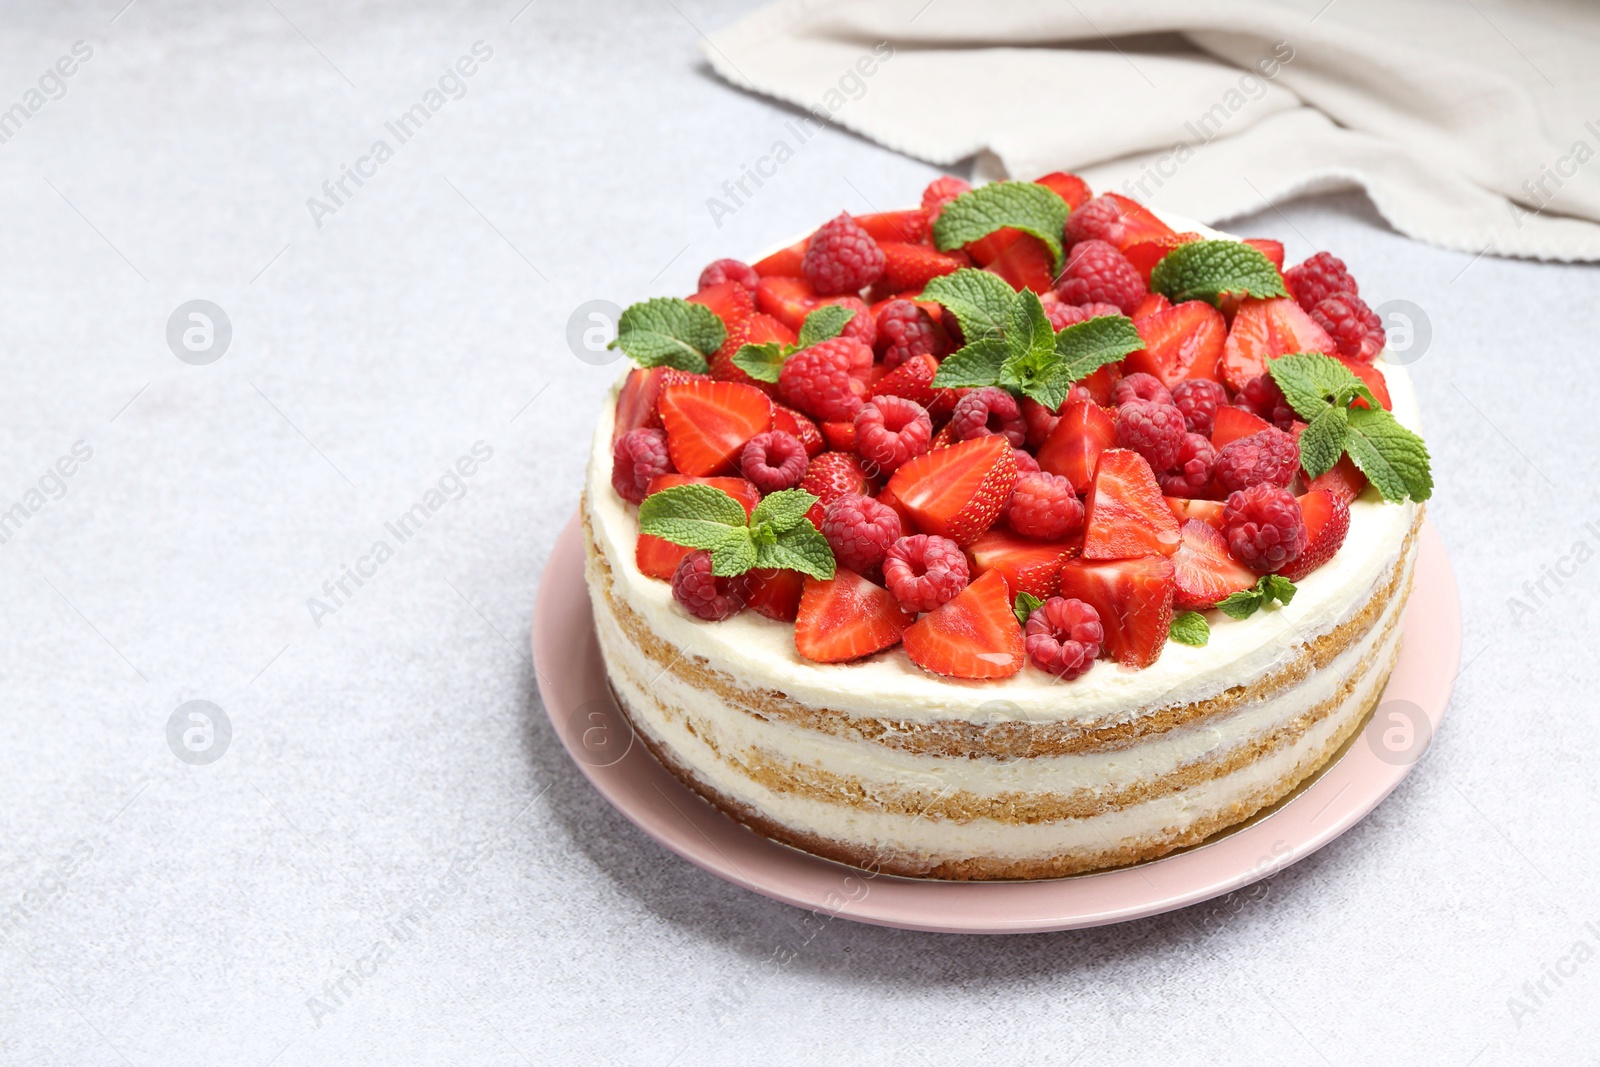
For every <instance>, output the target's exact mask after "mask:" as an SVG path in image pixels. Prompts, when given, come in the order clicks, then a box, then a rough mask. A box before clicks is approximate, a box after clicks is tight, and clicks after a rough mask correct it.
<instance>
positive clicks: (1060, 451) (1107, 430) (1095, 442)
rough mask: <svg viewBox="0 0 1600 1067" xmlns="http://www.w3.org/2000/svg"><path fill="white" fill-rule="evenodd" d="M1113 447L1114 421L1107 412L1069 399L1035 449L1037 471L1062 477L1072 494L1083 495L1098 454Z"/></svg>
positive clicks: (1115, 432) (1097, 405) (1115, 438)
mask: <svg viewBox="0 0 1600 1067" xmlns="http://www.w3.org/2000/svg"><path fill="white" fill-rule="evenodd" d="M1116 444H1117V422H1116V417H1115V416H1114V415H1112V413H1111V412H1109V411H1107V410H1106V409H1105V408H1103V407H1101V406H1100V405H1099V404H1092V403H1089V402H1088V401H1085V400H1069V401H1067V403H1066V404H1065V405H1064V406H1063V407H1062V409H1061V419H1060V421H1058V422H1057V423H1056V428H1055V429H1054V430H1052V431H1051V432H1050V436H1049V437H1048V438H1046V439H1045V442H1044V444H1042V445H1040V446H1039V455H1038V457H1037V458H1038V460H1039V469H1040V470H1044V471H1048V472H1049V473H1051V474H1059V475H1062V476H1063V477H1065V478H1066V479H1067V481H1069V482H1071V483H1072V488H1073V491H1074V492H1078V493H1083V492H1087V491H1088V489H1089V485H1090V483H1091V482H1093V481H1094V468H1095V464H1097V463H1099V462H1100V453H1102V452H1104V451H1105V450H1106V449H1108V448H1115V447H1116Z"/></svg>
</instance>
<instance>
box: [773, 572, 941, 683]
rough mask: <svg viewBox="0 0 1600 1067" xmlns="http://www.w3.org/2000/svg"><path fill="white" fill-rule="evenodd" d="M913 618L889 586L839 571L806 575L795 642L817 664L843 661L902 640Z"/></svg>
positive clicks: (870, 653)
mask: <svg viewBox="0 0 1600 1067" xmlns="http://www.w3.org/2000/svg"><path fill="white" fill-rule="evenodd" d="M911 621H912V616H910V615H908V614H906V613H905V612H904V611H902V610H900V605H899V604H897V603H896V602H895V599H894V594H893V593H891V592H889V590H887V589H885V588H883V586H881V585H874V584H872V583H871V582H869V581H867V580H866V579H865V578H863V577H861V575H859V574H857V573H856V572H855V571H847V570H840V571H837V572H836V573H835V574H834V576H833V577H832V578H829V579H826V580H823V579H819V578H807V579H806V583H805V590H804V591H803V592H802V593H801V594H800V611H799V614H798V615H797V616H796V617H795V620H794V647H795V651H797V652H799V653H800V655H802V656H804V657H805V658H806V659H808V660H811V661H812V662H813V663H843V662H845V661H846V660H852V659H860V658H861V657H862V656H870V655H872V653H874V652H881V651H882V650H883V649H886V648H890V647H892V646H894V645H896V644H899V643H900V635H901V634H902V633H904V632H905V628H906V627H907V626H910V625H911Z"/></svg>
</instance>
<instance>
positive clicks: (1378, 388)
mask: <svg viewBox="0 0 1600 1067" xmlns="http://www.w3.org/2000/svg"><path fill="white" fill-rule="evenodd" d="M1334 358H1335V359H1337V360H1338V361H1339V362H1340V363H1343V364H1344V365H1345V366H1346V367H1349V368H1350V373H1351V374H1354V375H1355V376H1356V377H1357V378H1360V379H1361V384H1362V385H1364V386H1366V387H1367V388H1368V389H1371V390H1372V395H1373V396H1375V397H1377V398H1378V403H1380V404H1382V405H1383V410H1385V411H1388V410H1389V409H1390V408H1392V407H1394V401H1393V400H1391V399H1390V397H1389V383H1387V382H1385V381H1384V380H1383V372H1382V371H1380V370H1379V369H1378V368H1377V367H1374V366H1373V365H1372V364H1370V363H1363V362H1361V361H1360V360H1358V359H1350V358H1349V357H1347V356H1335V357H1334ZM1356 406H1358V407H1363V408H1364V407H1366V406H1367V402H1366V400H1364V399H1358V400H1357V401H1356Z"/></svg>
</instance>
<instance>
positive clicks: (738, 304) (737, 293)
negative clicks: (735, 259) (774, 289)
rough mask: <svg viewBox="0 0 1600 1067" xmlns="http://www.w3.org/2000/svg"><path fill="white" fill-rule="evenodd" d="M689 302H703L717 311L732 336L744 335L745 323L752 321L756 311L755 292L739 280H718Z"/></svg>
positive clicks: (692, 297)
mask: <svg viewBox="0 0 1600 1067" xmlns="http://www.w3.org/2000/svg"><path fill="white" fill-rule="evenodd" d="M689 303H691V304H702V305H704V306H705V307H708V308H710V309H711V310H712V311H714V312H716V316H717V318H719V319H721V320H722V325H723V328H724V329H726V330H727V331H728V336H729V337H730V338H731V337H732V336H733V335H734V334H735V333H738V334H739V335H740V336H743V334H744V327H745V324H746V323H748V322H749V321H750V316H751V315H754V314H755V313H756V302H755V296H754V294H752V293H751V292H750V290H748V289H746V288H745V287H744V286H742V285H740V284H739V283H738V282H718V283H717V284H716V285H713V286H710V287H709V288H706V289H702V290H700V291H699V292H698V293H696V294H694V295H693V296H691V297H690V298H689ZM741 343H743V342H741ZM723 347H724V348H726V347H727V345H726V344H724V345H723ZM734 347H735V348H737V347H738V346H737V345H735V346H734Z"/></svg>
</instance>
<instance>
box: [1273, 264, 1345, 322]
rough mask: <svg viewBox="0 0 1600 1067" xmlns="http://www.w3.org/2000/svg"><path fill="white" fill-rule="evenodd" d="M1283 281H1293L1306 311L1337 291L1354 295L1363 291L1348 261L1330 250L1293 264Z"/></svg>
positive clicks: (1291, 289)
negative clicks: (1360, 290)
mask: <svg viewBox="0 0 1600 1067" xmlns="http://www.w3.org/2000/svg"><path fill="white" fill-rule="evenodd" d="M1283 280H1284V281H1286V282H1288V283H1289V291H1290V292H1291V293H1293V294H1294V298H1295V302H1296V303H1298V304H1299V305H1300V306H1301V307H1302V308H1303V309H1305V310H1306V311H1310V310H1311V309H1312V308H1314V307H1316V306H1317V305H1318V304H1320V303H1322V302H1323V301H1324V300H1326V299H1328V297H1330V296H1332V295H1334V294H1335V293H1349V294H1351V295H1352V296H1354V295H1355V294H1356V293H1357V292H1359V289H1358V288H1357V286H1356V280H1355V279H1354V278H1352V277H1350V272H1349V271H1348V270H1346V269H1345V265H1344V260H1342V259H1339V258H1338V257H1336V256H1334V255H1333V254H1332V253H1329V252H1318V253H1317V254H1316V255H1314V256H1312V257H1311V258H1310V259H1308V260H1306V261H1305V262H1304V263H1302V264H1300V265H1299V266H1297V267H1290V268H1289V269H1288V270H1286V271H1284V273H1283Z"/></svg>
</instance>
